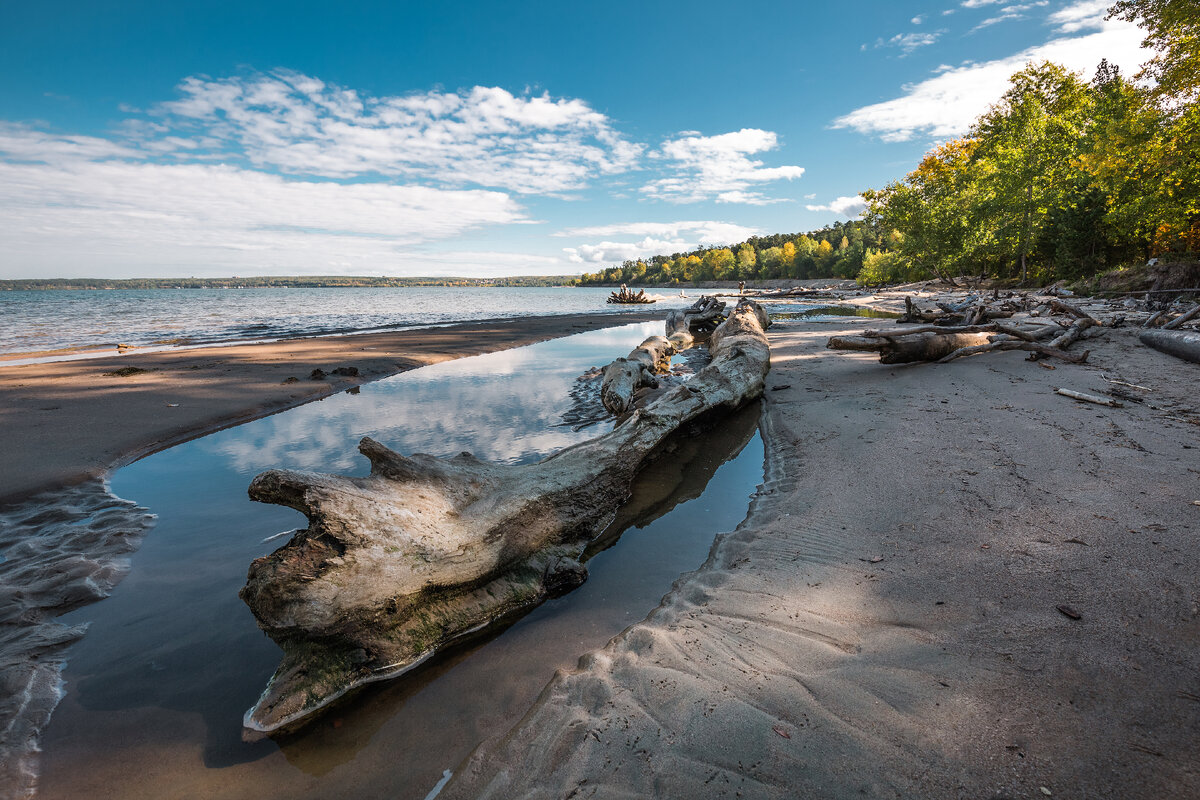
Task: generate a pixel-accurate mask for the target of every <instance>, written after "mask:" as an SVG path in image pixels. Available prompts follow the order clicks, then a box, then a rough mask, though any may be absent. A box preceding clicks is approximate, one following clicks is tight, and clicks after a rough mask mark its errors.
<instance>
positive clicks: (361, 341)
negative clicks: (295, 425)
mask: <svg viewBox="0 0 1200 800" xmlns="http://www.w3.org/2000/svg"><path fill="white" fill-rule="evenodd" d="M854 302H856V303H860V304H868V305H876V306H881V307H895V306H896V304H897V303H899V304H900V305H902V304H903V300H902V296H901V295H899V294H892V295H890V296H883V295H881V296H877V297H869V296H865V295H864V296H862V297H859V298H856V299H855V300H854ZM648 315H649V316H650V317H651V318H654V317H655V316H656V314H655V312H654V311H653V310H650V311H645V312H632V313H630V314H628V315H596V316H590V317H574V318H563V317H553V318H534V319H523V320H517V321H507V322H503V321H501V322H495V323H486V324H471V325H459V326H452V327H447V328H439V329H434V330H431V331H406V332H400V333H389V334H372V335H364V336H353V337H337V338H328V339H311V340H294V341H285V342H278V343H273V344H254V345H238V346H234V347H226V348H208V349H204V350H190V351H181V352H171V353H143V354H138V353H136V352H133V353H130V354H126V355H124V356H120V357H112V358H104V359H94V360H88V361H79V362H58V363H50V364H39V365H29V366H20V367H11V366H10V367H3V368H0V392H3V394H4V396H5V397H6V402H5V403H4V406H3V407H4V412H3V414H2V415H0V431H2V432H3V436H4V440H5V441H6V442H10V443H11V444H10V458H9V459H7V460H6V463H5V464H4V466H3V467H2V468H0V469H2V470H3V471H2V472H0V475H2V476H3V477H2V481H0V486H3V487H4V488H5V491H4V493H3V494H4V497H5V498H7V499H13V498H16V497H19V496H22V495H25V494H29V493H31V492H34V491H37V490H38V489H41V488H46V487H49V486H53V485H59V484H63V483H69V482H72V481H77V480H80V479H82V478H83V477H86V476H87V475H95V474H100V473H103V472H104V471H105V470H107V469H110V468H112V467H113V466H116V465H119V464H121V463H126V462H128V461H130V460H132V459H134V458H136V457H138V456H139V455H142V454H145V453H148V452H152V451H154V450H156V449H161V448H163V447H166V446H169V445H170V444H173V443H175V442H178V441H183V440H185V439H187V438H190V437H194V436H197V435H200V434H202V433H204V432H206V431H209V430H213V429H216V428H219V427H222V426H226V425H230V424H235V423H237V422H240V421H243V420H245V419H249V418H252V417H255V416H261V415H263V414H266V413H271V412H273V411H276V410H280V409H283V408H287V407H290V406H295V405H298V404H300V403H304V402H308V401H310V400H314V399H317V398H320V397H323V396H327V395H328V394H330V393H332V392H337V391H344V390H346V389H348V388H351V387H353V386H354V385H356V384H357V383H360V382H362V381H366V380H371V379H375V378H379V377H382V376H384V375H387V374H392V373H395V372H396V371H399V370H402V369H409V368H413V367H415V366H420V365H423V364H429V363H435V362H437V361H442V360H446V359H449V358H455V357H459V356H464V355H471V354H475V353H482V352H489V351H494V350H499V349H503V348H506V347H513V346H518V345H521V344H526V343H532V342H535V341H540V340H543V339H547V338H551V337H554V336H561V335H566V334H570V333H574V332H579V331H582V330H594V329H596V328H601V327H607V326H611V325H617V324H622V323H625V322H629V321H640V320H645V319H647V316H648ZM657 316H661V313H659V314H658V315H657ZM886 325H891V323H890V322H889V321H885V320H866V319H860V320H847V321H846V322H845V323H837V324H832V325H831V324H813V323H807V322H803V321H798V320H787V321H784V322H781V323H779V324H776V325H775V326H774V327H772V328H771V329H770V331H769V339H770V343H771V347H772V371H771V373H770V375H769V376H768V390H767V392H766V396H765V411H764V416H763V419H762V423H761V424H762V431H763V434H764V440H765V444H766V479H765V482H764V484H763V485H762V487H761V488H760V490H759V492H758V493H757V494H756V496H755V497H754V498H753V500H752V502H751V507H750V514H749V516H748V517H747V519H746V520H745V521H744V522H743V523H742V524H741V525H740V526H739V527H738V528H737V529H736V530H735V531H732V532H729V533H726V534H724V535H722V536H720V537H719V538H718V540H717V541H716V543H715V544H714V546H713V549H712V552H711V554H710V556H709V558H708V560H707V562H706V563H705V564H704V566H703V567H701V568H700V569H699V570H698V571H696V572H694V573H691V574H688V575H685V576H683V577H681V578H680V580H679V581H678V582H677V583H676V585H675V588H674V589H673V591H672V592H671V593H670V594H669V595H668V596H667V597H666V598H664V600H663V603H662V605H661V606H659V607H658V608H657V609H655V610H653V611H652V612H651V613H650V614H649V616H648V617H647V618H646V620H645V621H643V622H641V623H639V624H637V625H634V626H632V627H631V628H629V629H627V630H626V631H625V632H624V633H622V634H621V635H620V636H618V637H616V638H615V639H613V640H612V641H611V642H610V643H609V644H608V646H607V647H605V648H604V649H602V650H600V651H597V652H595V653H591V654H588V655H586V656H584V657H583V659H582V660H581V661H580V664H579V667H578V669H577V670H574V671H571V672H569V673H567V672H560V673H559V674H558V676H557V677H556V678H555V680H554V681H552V682H551V684H550V685H549V686H547V687H546V689H545V690H544V692H543V693H542V695H541V698H540V699H539V700H538V702H537V703H536V704H535V705H534V706H533V707H532V708H531V709H530V711H529V713H528V714H527V715H526V717H525V718H524V720H523V721H522V722H521V723H520V724H519V725H517V726H516V727H515V728H514V729H513V730H512V731H511V732H510V733H508V734H507V735H506V736H504V737H502V738H501V739H499V740H495V741H489V742H485V743H484V745H483V746H481V748H480V749H479V750H478V751H476V753H475V754H474V755H473V756H472V757H471V758H470V759H468V761H467V762H465V763H463V764H462V765H460V766H459V767H458V768H456V769H455V770H454V777H453V779H452V780H451V781H450V783H449V784H448V785H447V786H446V787H445V788H444V790H443V791H442V793H441V795H440V796H441V797H443V798H448V797H453V798H460V797H461V798H468V797H471V798H474V797H489V798H507V797H546V798H558V797H651V796H659V797H726V796H727V797H739V796H740V797H747V798H749V797H764V798H767V797H770V798H774V797H778V798H785V797H797V796H813V797H851V796H853V797H913V798H917V797H920V798H958V797H997V798H998V797H1045V796H1057V797H1089V798H1091V797H1113V798H1130V797H1135V798H1143V797H1144V798H1161V797H1168V798H1175V797H1178V798H1185V797H1195V796H1200V771H1198V770H1197V766H1196V760H1195V753H1196V752H1197V750H1200V679H1198V678H1197V672H1196V669H1195V666H1196V658H1195V651H1196V647H1197V645H1198V644H1200V579H1198V578H1197V576H1196V572H1195V569H1194V561H1195V560H1194V552H1195V537H1196V535H1197V532H1198V531H1200V504H1198V501H1200V461H1198V459H1197V457H1196V453H1197V452H1198V451H1200V406H1197V405H1196V399H1195V386H1196V379H1197V376H1198V375H1200V372H1197V370H1200V367H1197V366H1196V365H1193V364H1189V363H1186V362H1183V361H1179V360H1177V359H1174V358H1172V357H1170V356H1167V355H1163V354H1161V353H1158V352H1155V351H1153V350H1150V349H1148V348H1146V347H1144V346H1142V345H1141V344H1140V343H1139V342H1138V341H1137V337H1136V329H1113V330H1105V331H1103V332H1102V333H1101V334H1100V335H1098V336H1096V337H1094V338H1092V339H1090V340H1089V341H1088V342H1087V345H1086V346H1087V347H1088V348H1089V349H1090V350H1091V351H1092V356H1091V358H1090V359H1089V362H1088V363H1087V364H1083V365H1072V364H1066V363H1061V364H1056V365H1055V369H1053V370H1051V369H1047V368H1045V367H1043V366H1040V365H1039V364H1037V363H1032V362H1029V361H1026V360H1025V358H1024V355H1025V354H1024V353H1019V352H1005V353H991V354H987V355H983V356H977V357H974V358H967V359H960V360H958V361H955V362H953V363H951V364H947V365H915V366H903V367H897V366H884V365H880V364H879V363H877V361H876V358H875V357H874V356H873V355H872V354H868V353H848V352H833V351H828V350H826V349H825V347H824V345H825V342H826V340H827V339H828V337H829V336H831V335H835V334H840V333H853V332H857V331H861V330H863V329H864V328H866V327H881V326H886ZM131 366H132V367H137V368H140V369H144V370H146V371H145V372H139V373H136V374H132V375H129V376H127V377H116V376H106V375H105V374H104V373H109V372H113V371H114V370H116V369H119V368H122V367H131ZM342 366H347V367H350V366H352V367H356V368H357V369H358V375H357V376H356V377H347V376H338V377H331V378H326V379H322V380H317V381H314V380H311V379H310V378H309V374H310V373H311V371H312V370H314V369H322V370H324V371H325V372H331V371H332V370H333V369H334V368H337V367H342ZM291 377H295V378H297V379H298V380H297V381H295V382H287V379H288V378H291ZM1117 382H1120V383H1117ZM1057 387H1069V388H1073V389H1077V390H1081V391H1085V392H1089V393H1092V394H1105V393H1107V392H1110V391H1112V390H1114V389H1116V390H1117V391H1118V392H1119V393H1120V396H1122V397H1124V398H1125V399H1124V401H1123V402H1124V406H1123V407H1121V408H1106V407H1100V406H1095V405H1088V404H1083V403H1077V402H1075V401H1073V400H1070V399H1067V398H1065V397H1062V396H1059V395H1056V394H1055V393H1054V389H1055V388H1057ZM1063 609H1065V610H1063Z"/></svg>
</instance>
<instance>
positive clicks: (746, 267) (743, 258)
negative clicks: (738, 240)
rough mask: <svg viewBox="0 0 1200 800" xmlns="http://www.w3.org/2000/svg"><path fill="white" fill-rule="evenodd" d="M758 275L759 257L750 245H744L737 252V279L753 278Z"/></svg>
mask: <svg viewBox="0 0 1200 800" xmlns="http://www.w3.org/2000/svg"><path fill="white" fill-rule="evenodd" d="M757 274H758V256H757V255H756V254H755V252H754V248H753V247H752V246H751V245H750V244H743V245H742V246H741V247H739V248H738V251H737V277H738V278H743V279H747V280H748V279H750V278H753V277H754V276H755V275H757Z"/></svg>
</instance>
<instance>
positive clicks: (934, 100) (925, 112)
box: [833, 4, 1151, 141]
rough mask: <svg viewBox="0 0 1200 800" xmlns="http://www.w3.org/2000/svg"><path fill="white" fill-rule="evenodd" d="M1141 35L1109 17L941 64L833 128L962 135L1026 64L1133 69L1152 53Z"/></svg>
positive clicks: (902, 137) (889, 135)
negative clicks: (998, 52)
mask: <svg viewBox="0 0 1200 800" xmlns="http://www.w3.org/2000/svg"><path fill="white" fill-rule="evenodd" d="M1075 5H1076V6H1078V5H1082V4H1075ZM1064 11H1066V9H1064ZM1142 35H1143V34H1142V32H1141V30H1140V29H1139V28H1138V27H1137V26H1135V25H1132V24H1130V23H1127V22H1123V21H1119V20H1110V21H1106V22H1103V23H1102V25H1101V30H1099V31H1098V32H1096V33H1093V34H1089V35H1086V36H1076V37H1063V38H1058V39H1052V40H1051V41H1049V42H1047V43H1045V44H1042V45H1038V46H1036V47H1030V48H1028V49H1026V50H1022V51H1021V52H1019V53H1016V54H1015V55H1012V56H1009V57H1008V58H1002V59H997V60H995V61H987V62H983V63H969V64H965V65H962V66H959V67H954V68H950V69H940V68H939V72H938V74H936V75H935V76H934V77H932V78H929V79H927V80H924V81H921V82H920V83H917V84H913V85H909V86H906V87H904V94H903V95H901V96H900V97H897V98H896V99H894V100H888V101H886V102H883V103H875V104H873V105H868V106H863V107H862V108H858V109H855V110H854V111H851V112H850V113H848V114H845V115H843V116H841V117H838V118H837V119H835V120H834V122H833V127H835V128H852V129H854V130H856V131H858V132H859V133H863V134H868V135H872V136H879V137H880V138H882V139H883V140H885V141H909V140H911V139H913V138H915V137H917V136H928V137H930V138H932V139H935V140H943V139H948V138H951V137H954V136H959V135H961V134H963V133H965V132H966V131H967V130H968V129H969V128H970V126H971V123H972V122H974V121H975V119H976V118H977V117H978V116H979V115H980V114H982V113H983V112H985V111H986V110H987V109H988V106H989V105H990V104H992V103H994V102H996V100H998V99H999V98H1000V96H1001V95H1002V94H1003V93H1004V92H1005V90H1006V89H1007V87H1008V79H1009V77H1010V76H1011V75H1012V74H1013V73H1015V72H1017V71H1019V70H1020V69H1022V68H1023V67H1024V66H1025V65H1026V64H1028V63H1030V62H1040V61H1053V62H1055V63H1058V64H1062V65H1064V66H1065V67H1067V68H1068V69H1071V70H1075V71H1078V72H1082V73H1085V74H1090V73H1091V71H1092V70H1093V69H1095V67H1096V64H1097V63H1099V61H1100V59H1102V58H1107V59H1108V60H1109V61H1110V62H1112V63H1114V64H1117V65H1119V66H1120V67H1122V68H1123V69H1124V70H1125V71H1127V72H1130V73H1132V72H1136V71H1137V67H1138V65H1140V64H1141V62H1143V61H1145V60H1146V59H1147V58H1149V57H1150V55H1151V53H1149V52H1148V51H1146V50H1144V49H1143V48H1142V46H1141V41H1142Z"/></svg>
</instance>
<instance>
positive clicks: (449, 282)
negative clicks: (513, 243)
mask: <svg viewBox="0 0 1200 800" xmlns="http://www.w3.org/2000/svg"><path fill="white" fill-rule="evenodd" d="M574 282H575V278H574V276H570V275H518V276H515V277H510V278H399V277H382V278H374V277H345V276H296V277H275V278H267V277H246V278H239V277H232V278H129V279H108V278H50V279H32V278H31V279H28V280H6V281H0V291H17V290H34V289H328V288H403V287H411V286H568V285H570V284H573V283H574Z"/></svg>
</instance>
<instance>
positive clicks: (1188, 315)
mask: <svg viewBox="0 0 1200 800" xmlns="http://www.w3.org/2000/svg"><path fill="white" fill-rule="evenodd" d="M1197 315H1200V303H1196V305H1194V306H1192V307H1191V308H1190V309H1188V310H1187V311H1185V312H1183V313H1182V314H1180V315H1179V316H1178V317H1176V318H1175V319H1173V320H1171V321H1170V322H1168V323H1167V324H1166V325H1163V326H1162V329H1163V330H1164V331H1173V330H1177V329H1178V328H1179V327H1180V326H1181V325H1183V324H1184V323H1185V322H1191V321H1192V320H1193V319H1195V318H1196V317H1197Z"/></svg>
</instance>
